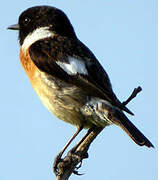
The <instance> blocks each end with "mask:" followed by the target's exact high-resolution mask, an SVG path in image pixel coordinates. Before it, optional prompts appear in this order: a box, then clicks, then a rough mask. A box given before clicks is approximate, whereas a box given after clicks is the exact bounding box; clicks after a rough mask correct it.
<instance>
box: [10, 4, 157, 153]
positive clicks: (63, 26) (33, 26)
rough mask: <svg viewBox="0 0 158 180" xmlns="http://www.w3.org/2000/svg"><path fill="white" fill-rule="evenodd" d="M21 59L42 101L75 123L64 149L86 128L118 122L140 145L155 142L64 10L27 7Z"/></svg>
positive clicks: (22, 17)
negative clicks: (137, 124)
mask: <svg viewBox="0 0 158 180" xmlns="http://www.w3.org/2000/svg"><path fill="white" fill-rule="evenodd" d="M8 29H12V30H18V31H19V43H20V60H21V64H22V66H23V68H24V70H25V72H26V74H27V76H28V78H29V80H30V82H31V84H32V86H33V88H34V90H35V91H36V93H37V95H38V96H39V98H40V99H41V101H42V102H43V104H44V105H45V106H46V107H47V108H48V109H49V111H50V112H52V113H53V114H54V115H55V116H56V117H58V118H59V119H61V120H63V121H65V122H68V123H70V124H72V125H74V126H76V127H77V131H76V133H75V134H74V135H73V137H72V138H71V139H70V141H69V142H68V143H67V144H66V146H65V147H64V148H63V150H62V151H61V153H60V156H61V155H62V153H63V152H64V151H65V149H66V148H67V146H68V145H69V144H70V143H71V141H72V140H73V139H74V138H75V137H76V136H77V135H78V133H79V132H80V131H81V130H82V129H83V128H87V129H91V128H93V127H103V128H104V127H105V126H108V125H111V124H116V125H118V126H120V127H121V128H122V129H123V130H124V131H125V132H126V133H127V134H128V135H129V136H130V137H131V138H132V139H133V141H134V142H135V143H136V144H138V145H140V146H144V145H145V146H147V147H154V146H153V145H152V143H151V142H150V141H149V140H148V139H147V138H146V137H145V136H144V135H143V134H142V133H141V132H140V131H139V130H138V129H137V128H136V127H135V126H134V125H133V123H131V122H130V120H129V119H128V118H127V117H126V115H125V114H124V112H127V113H129V114H131V115H133V113H132V112H131V111H130V110H129V109H128V108H127V107H125V105H124V104H123V103H121V102H120V101H119V99H118V98H117V97H116V95H115V94H114V92H113V89H112V86H111V82H110V80H109V77H108V75H107V73H106V72H105V70H104V69H103V67H102V66H101V65H100V63H99V61H98V60H97V59H96V57H95V56H94V54H93V53H92V52H91V51H90V50H89V49H88V48H87V47H86V46H85V45H84V44H83V43H82V42H81V41H80V40H79V39H78V38H77V36H76V34H75V31H74V28H73V26H72V25H71V23H70V21H69V19H68V17H67V16H66V14H65V13H64V12H63V11H61V10H59V9H57V8H55V7H51V6H35V7H31V8H29V9H27V10H25V11H24V12H23V13H22V14H21V15H20V17H19V21H18V24H15V25H12V26H9V27H8Z"/></svg>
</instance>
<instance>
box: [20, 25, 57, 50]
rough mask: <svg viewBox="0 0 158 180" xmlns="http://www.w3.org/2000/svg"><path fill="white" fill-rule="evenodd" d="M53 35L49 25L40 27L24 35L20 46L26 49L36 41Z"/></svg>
mask: <svg viewBox="0 0 158 180" xmlns="http://www.w3.org/2000/svg"><path fill="white" fill-rule="evenodd" d="M53 36H54V33H53V32H51V31H50V30H49V27H40V28H38V29H35V30H34V31H33V32H32V33H30V34H28V35H27V36H26V38H25V39H24V42H23V44H22V48H23V49H24V51H26V50H27V49H28V48H29V47H30V46H31V45H32V44H33V43H35V42H36V41H38V40H40V39H44V38H49V37H53Z"/></svg>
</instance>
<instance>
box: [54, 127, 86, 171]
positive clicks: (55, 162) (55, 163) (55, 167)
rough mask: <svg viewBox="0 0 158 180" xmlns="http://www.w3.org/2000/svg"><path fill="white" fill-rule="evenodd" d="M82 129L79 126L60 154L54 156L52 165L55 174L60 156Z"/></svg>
mask: <svg viewBox="0 0 158 180" xmlns="http://www.w3.org/2000/svg"><path fill="white" fill-rule="evenodd" d="M82 129H83V126H80V127H79V128H77V131H76V132H75V134H74V135H73V136H72V137H71V139H70V140H69V141H68V143H67V144H66V145H65V146H64V147H63V149H62V150H61V151H60V153H59V154H58V155H57V156H56V158H55V160H54V164H53V170H54V173H55V174H57V165H58V163H59V162H60V161H61V156H62V155H63V153H64V152H65V150H66V149H67V147H68V146H69V145H70V144H71V142H72V141H73V140H74V139H75V137H76V136H77V135H78V134H79V133H80V132H81V130H82Z"/></svg>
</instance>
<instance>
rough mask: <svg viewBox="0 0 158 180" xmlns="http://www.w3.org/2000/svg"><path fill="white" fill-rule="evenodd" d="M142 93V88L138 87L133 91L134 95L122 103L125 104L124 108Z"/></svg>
mask: <svg viewBox="0 0 158 180" xmlns="http://www.w3.org/2000/svg"><path fill="white" fill-rule="evenodd" d="M141 91H142V88H141V87H140V86H138V87H137V88H134V90H133V92H132V94H131V95H130V97H129V98H128V99H127V100H126V101H124V102H122V104H123V105H124V106H126V105H127V104H128V103H129V102H130V101H131V100H132V99H133V98H135V97H136V96H137V94H138V93H140V92H141Z"/></svg>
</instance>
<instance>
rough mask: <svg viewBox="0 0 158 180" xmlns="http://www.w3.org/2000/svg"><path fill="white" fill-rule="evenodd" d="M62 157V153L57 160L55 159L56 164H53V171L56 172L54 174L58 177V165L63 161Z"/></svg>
mask: <svg viewBox="0 0 158 180" xmlns="http://www.w3.org/2000/svg"><path fill="white" fill-rule="evenodd" d="M61 156H62V153H59V154H58V155H57V156H56V158H55V160H54V163H53V171H54V173H55V175H56V176H57V175H59V170H58V164H59V163H60V162H62V161H63V159H62V158H61Z"/></svg>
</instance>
